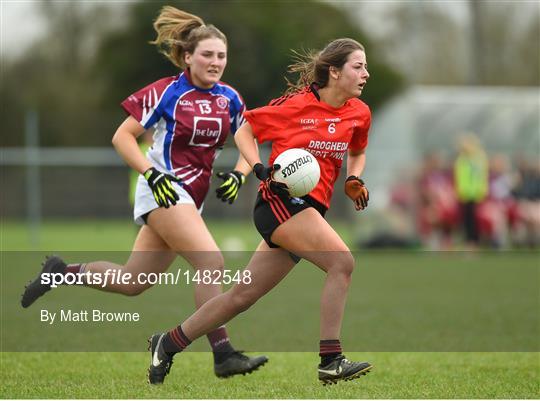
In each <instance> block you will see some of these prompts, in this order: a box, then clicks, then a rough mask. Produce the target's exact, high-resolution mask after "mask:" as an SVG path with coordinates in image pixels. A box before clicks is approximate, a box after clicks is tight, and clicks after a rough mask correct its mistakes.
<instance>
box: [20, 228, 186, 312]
mask: <svg viewBox="0 0 540 401" xmlns="http://www.w3.org/2000/svg"><path fill="white" fill-rule="evenodd" d="M175 258H176V254H175V253H174V252H172V251H171V250H170V249H169V247H168V246H167V244H166V243H165V242H164V241H163V240H162V239H161V238H160V237H159V236H158V235H157V234H156V233H155V232H154V231H153V230H152V229H151V228H150V227H148V226H143V227H141V229H140V230H139V233H138V235H137V238H136V240H135V243H134V245H133V250H132V252H131V254H130V256H129V259H128V261H127V262H126V264H125V265H119V264H116V263H113V262H107V261H95V262H89V263H77V264H71V265H67V264H66V263H65V262H64V261H63V260H62V259H60V258H59V257H57V256H53V257H50V258H48V259H47V260H46V261H45V262H44V265H43V269H42V271H41V272H40V273H39V275H38V277H37V278H36V279H35V280H34V281H33V282H31V283H30V284H29V285H28V286H27V287H26V289H25V292H24V293H23V296H22V300H21V304H22V305H23V307H25V308H27V307H29V306H30V305H32V304H33V303H34V302H35V301H36V299H37V298H39V297H40V296H42V295H44V294H45V293H46V292H48V291H49V290H50V289H51V286H50V285H43V284H41V275H42V274H43V273H55V274H58V275H65V274H67V273H73V274H82V276H81V277H82V279H81V280H78V281H77V283H81V284H84V285H86V286H88V287H92V288H96V289H98V290H102V291H109V292H115V293H120V294H124V295H138V294H140V293H142V292H143V291H144V290H146V289H147V288H149V287H151V285H150V284H147V283H145V282H139V281H138V280H137V277H141V276H140V275H141V274H142V273H145V274H148V273H161V272H164V271H166V270H167V269H168V267H169V266H170V264H171V263H172V261H173V260H174V259H175ZM113 271H115V272H120V273H121V274H123V273H126V272H129V273H130V274H131V277H132V279H131V280H130V281H129V283H122V282H118V280H112V279H110V278H109V277H108V276H107V275H110V274H112V272H113ZM93 274H96V276H97V275H99V277H101V281H100V282H98V281H94V280H92V278H90V279H87V277H88V275H90V276H91V275H93ZM96 276H94V277H96Z"/></svg>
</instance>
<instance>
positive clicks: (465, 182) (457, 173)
mask: <svg viewBox="0 0 540 401" xmlns="http://www.w3.org/2000/svg"><path fill="white" fill-rule="evenodd" d="M458 148H459V153H458V156H457V158H456V161H455V163H454V186H455V189H456V195H457V198H458V200H459V202H460V204H461V212H462V222H463V229H464V234H465V240H466V242H467V244H468V245H471V246H476V245H477V244H478V240H479V234H478V224H477V221H476V208H477V205H478V204H479V203H481V202H482V201H483V200H484V199H485V198H486V196H487V194H488V185H489V174H488V161H487V156H486V153H485V152H484V150H483V149H482V145H481V144H480V141H479V140H478V138H477V137H476V136H475V135H474V134H467V135H465V136H463V137H462V138H461V139H460V141H459V144H458Z"/></svg>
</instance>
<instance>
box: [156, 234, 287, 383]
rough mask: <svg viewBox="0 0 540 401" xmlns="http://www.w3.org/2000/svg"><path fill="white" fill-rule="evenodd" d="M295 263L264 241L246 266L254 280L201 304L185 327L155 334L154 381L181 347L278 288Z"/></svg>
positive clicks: (163, 376)
mask: <svg viewBox="0 0 540 401" xmlns="http://www.w3.org/2000/svg"><path fill="white" fill-rule="evenodd" d="M295 264H296V263H295V262H294V261H293V260H292V259H291V257H290V256H289V253H288V252H287V251H285V250H283V249H276V248H274V249H271V248H269V247H268V245H266V243H265V242H261V244H260V245H259V247H258V248H257V251H256V252H255V253H254V255H253V257H252V259H251V260H250V262H249V263H248V266H247V267H246V269H245V271H249V272H250V278H251V281H250V282H248V281H243V282H241V283H240V284H236V285H234V286H233V287H232V288H231V289H230V290H228V291H227V292H225V293H223V294H221V295H218V296H217V297H215V298H212V299H211V300H209V301H208V302H207V303H205V304H204V305H203V306H201V308H199V309H198V310H197V311H196V312H195V313H194V314H193V315H191V316H190V317H189V318H188V319H187V320H186V321H185V322H184V323H183V324H182V325H181V326H178V327H176V328H174V329H173V330H171V331H169V332H168V333H163V334H159V335H154V336H153V337H152V339H151V340H152V343H151V351H152V364H151V365H150V368H149V379H150V383H154V384H157V383H162V382H163V380H164V379H165V376H166V375H167V374H168V373H169V367H170V366H169V361H170V360H172V357H171V354H174V353H177V352H180V350H181V349H183V348H185V346H187V345H189V343H190V340H189V338H191V339H196V338H198V337H200V336H202V335H204V334H206V333H208V332H210V331H211V330H214V329H215V328H216V327H219V326H220V325H222V324H224V323H226V322H228V321H229V320H231V319H232V318H233V317H234V316H236V315H238V314H239V313H240V312H242V311H245V310H246V309H248V308H249V307H250V306H251V305H253V304H254V303H255V302H256V301H257V300H258V299H259V298H260V297H262V296H263V295H264V294H266V293H267V292H268V291H270V290H271V289H272V288H274V287H275V286H276V285H277V284H278V283H279V282H280V281H281V280H282V279H283V278H284V277H285V276H286V275H287V274H288V273H289V272H290V271H291V269H292V268H293V267H294V265H295ZM185 332H186V333H187V335H186V334H185ZM179 343H182V344H184V346H183V347H178V344H179ZM155 362H157V363H155Z"/></svg>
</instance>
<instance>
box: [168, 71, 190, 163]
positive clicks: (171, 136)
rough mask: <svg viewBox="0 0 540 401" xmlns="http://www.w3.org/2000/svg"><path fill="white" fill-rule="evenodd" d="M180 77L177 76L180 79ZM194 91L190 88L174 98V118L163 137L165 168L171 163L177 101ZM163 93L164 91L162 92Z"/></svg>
mask: <svg viewBox="0 0 540 401" xmlns="http://www.w3.org/2000/svg"><path fill="white" fill-rule="evenodd" d="M183 75H184V73H182V74H181V75H180V77H182V76H183ZM180 77H179V78H178V79H179V80H180ZM193 91H195V88H193V89H190V90H188V91H186V92H184V93H182V95H180V96H178V99H176V103H175V105H174V109H173V115H172V117H173V119H174V125H173V128H172V132H167V135H166V138H165V149H164V151H163V155H164V156H166V157H165V165H166V166H167V169H168V170H171V169H172V165H171V152H172V143H173V140H174V132H175V131H176V123H177V121H176V109H177V108H178V103H179V102H180V100H181V99H182V98H183V97H184V96H186V95H187V94H188V93H191V92H193ZM164 93H165V92H164Z"/></svg>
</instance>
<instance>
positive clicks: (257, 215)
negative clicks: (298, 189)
mask: <svg viewBox="0 0 540 401" xmlns="http://www.w3.org/2000/svg"><path fill="white" fill-rule="evenodd" d="M308 207H313V208H315V210H317V211H318V212H319V213H320V214H321V216H323V217H324V215H325V214H326V211H327V210H328V209H327V208H326V206H324V205H323V204H322V203H320V202H317V201H316V200H315V199H313V198H311V197H310V196H303V197H301V198H291V197H289V196H284V195H277V194H275V193H273V192H271V191H270V190H269V189H267V188H266V187H262V186H261V188H260V189H259V193H258V194H257V201H256V202H255V209H254V210H253V220H254V222H255V227H256V228H257V231H259V233H260V234H261V236H262V237H263V239H264V240H265V241H266V243H267V244H268V246H269V247H270V248H279V245H276V244H274V243H273V242H272V241H270V237H271V236H272V233H273V232H274V230H275V229H276V228H278V227H279V225H280V224H283V223H285V222H286V221H287V220H289V219H290V218H291V217H292V216H294V215H295V214H297V213H299V212H301V211H302V210H304V209H307V208H308Z"/></svg>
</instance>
